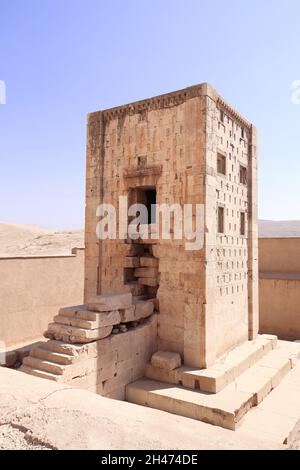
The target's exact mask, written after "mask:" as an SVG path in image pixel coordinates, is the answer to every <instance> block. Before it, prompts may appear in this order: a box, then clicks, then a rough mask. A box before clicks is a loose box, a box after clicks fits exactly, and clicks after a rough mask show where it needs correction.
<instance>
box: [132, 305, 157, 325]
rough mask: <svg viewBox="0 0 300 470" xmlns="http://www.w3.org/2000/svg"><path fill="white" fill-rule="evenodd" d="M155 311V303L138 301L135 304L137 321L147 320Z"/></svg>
mask: <svg viewBox="0 0 300 470" xmlns="http://www.w3.org/2000/svg"><path fill="white" fill-rule="evenodd" d="M153 310H154V305H153V302H151V301H148V300H137V301H136V302H135V312H134V316H135V320H140V319H141V318H147V317H149V316H150V315H152V313H153Z"/></svg>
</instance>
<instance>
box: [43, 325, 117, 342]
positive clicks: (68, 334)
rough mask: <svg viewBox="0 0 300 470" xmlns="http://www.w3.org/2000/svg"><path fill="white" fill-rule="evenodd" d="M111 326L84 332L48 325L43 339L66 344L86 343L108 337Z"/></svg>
mask: <svg viewBox="0 0 300 470" xmlns="http://www.w3.org/2000/svg"><path fill="white" fill-rule="evenodd" d="M112 329H113V327H112V326H105V327H103V328H97V329H95V330H86V329H83V328H78V327H74V326H68V325H62V324H58V323H50V324H49V326H48V330H47V331H46V332H45V337H46V338H50V339H58V340H61V341H65V342H67V343H88V342H90V341H96V340H98V339H102V338H105V337H106V336H109V335H110V334H111V332H112Z"/></svg>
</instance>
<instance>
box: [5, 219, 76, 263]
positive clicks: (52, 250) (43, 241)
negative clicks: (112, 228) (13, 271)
mask: <svg viewBox="0 0 300 470" xmlns="http://www.w3.org/2000/svg"><path fill="white" fill-rule="evenodd" d="M82 247H84V234H83V230H64V231H61V232H58V231H50V230H46V229H43V228H40V227H35V226H33V225H22V224H10V223H3V222H2V223H1V222H0V257H1V258H5V257H19V256H43V255H47V256H48V255H67V254H70V253H71V250H72V248H82Z"/></svg>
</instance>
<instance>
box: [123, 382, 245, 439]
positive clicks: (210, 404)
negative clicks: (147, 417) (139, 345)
mask: <svg viewBox="0 0 300 470" xmlns="http://www.w3.org/2000/svg"><path fill="white" fill-rule="evenodd" d="M126 400H127V401H129V402H131V403H135V404H138V405H143V406H149V407H151V408H155V409H158V410H162V411H167V412H169V413H173V414H177V415H180V416H185V417H187V418H192V419H196V420H199V421H204V422H206V423H210V424H213V425H216V426H222V427H224V428H227V429H231V430H235V429H236V426H237V423H238V422H239V421H240V419H241V418H242V417H243V416H244V414H245V413H247V411H248V410H249V409H250V408H251V406H253V394H251V393H249V392H240V391H233V390H229V389H224V390H222V391H221V392H219V393H218V394H208V393H203V392H200V391H195V390H189V389H186V388H184V387H181V386H178V385H175V386H174V385H170V384H166V383H163V382H158V381H154V380H150V379H140V380H137V381H136V382H133V383H131V384H129V385H127V387H126Z"/></svg>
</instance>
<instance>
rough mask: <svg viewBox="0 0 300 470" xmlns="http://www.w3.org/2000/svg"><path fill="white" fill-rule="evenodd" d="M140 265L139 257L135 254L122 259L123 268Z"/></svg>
mask: <svg viewBox="0 0 300 470" xmlns="http://www.w3.org/2000/svg"><path fill="white" fill-rule="evenodd" d="M139 266H140V258H138V257H137V256H126V257H125V260H124V264H123V267H124V268H138V267H139Z"/></svg>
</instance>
